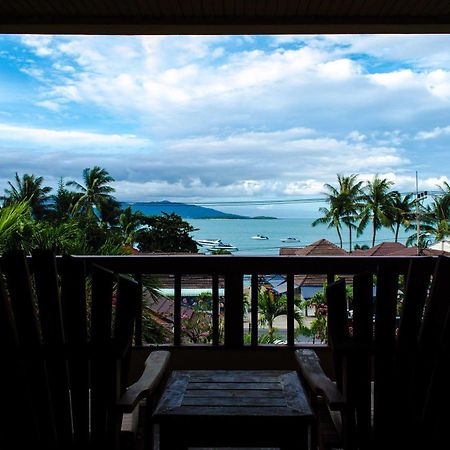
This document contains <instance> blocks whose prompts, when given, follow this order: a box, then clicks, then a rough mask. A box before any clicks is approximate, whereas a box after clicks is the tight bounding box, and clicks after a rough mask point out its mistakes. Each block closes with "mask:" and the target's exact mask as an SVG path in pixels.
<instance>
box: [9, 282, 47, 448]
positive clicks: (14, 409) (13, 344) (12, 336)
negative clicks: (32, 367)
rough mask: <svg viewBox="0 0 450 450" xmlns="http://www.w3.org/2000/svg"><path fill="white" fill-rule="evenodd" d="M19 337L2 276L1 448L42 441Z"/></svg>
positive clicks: (28, 444) (17, 446)
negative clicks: (33, 410) (25, 424)
mask: <svg viewBox="0 0 450 450" xmlns="http://www.w3.org/2000/svg"><path fill="white" fill-rule="evenodd" d="M19 351H20V347H19V338H18V335H17V330H16V326H15V321H14V315H13V312H12V309H11V303H10V301H9V298H8V294H7V291H6V288H5V285H4V280H3V274H2V273H0V354H1V355H2V359H3V364H2V369H1V370H0V385H1V386H3V387H4V389H3V390H2V408H3V410H4V411H5V412H7V413H6V414H4V415H3V418H2V432H1V433H0V448H22V447H23V448H26V446H32V445H33V444H34V443H35V442H37V441H38V428H37V422H36V420H35V416H34V415H33V414H29V412H30V411H32V404H31V401H30V399H31V398H32V395H31V392H30V390H29V386H28V383H27V382H26V378H25V376H24V375H25V374H24V365H23V364H22V362H21V361H20V359H19V357H18V355H19ZM24 417H25V418H26V420H27V433H24V432H23V418H24Z"/></svg>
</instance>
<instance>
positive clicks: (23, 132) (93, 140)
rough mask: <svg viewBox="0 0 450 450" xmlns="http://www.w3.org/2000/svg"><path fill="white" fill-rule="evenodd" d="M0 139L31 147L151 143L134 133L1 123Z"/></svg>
mask: <svg viewBox="0 0 450 450" xmlns="http://www.w3.org/2000/svg"><path fill="white" fill-rule="evenodd" d="M0 140H1V141H3V142H10V143H11V142H16V143H20V145H22V146H25V147H29V146H33V145H45V146H47V147H53V148H58V147H61V146H62V147H75V148H76V147H86V146H96V147H99V146H114V147H140V146H145V145H148V144H149V141H148V140H147V139H142V138H138V137H137V136H133V135H120V134H102V133H92V132H85V131H72V130H50V129H46V128H32V127H25V126H20V125H10V124H5V123H0Z"/></svg>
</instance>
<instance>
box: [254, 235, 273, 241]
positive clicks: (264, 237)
mask: <svg viewBox="0 0 450 450" xmlns="http://www.w3.org/2000/svg"><path fill="white" fill-rule="evenodd" d="M252 239H259V240H266V239H269V238H268V237H267V236H263V235H262V234H257V235H256V236H252Z"/></svg>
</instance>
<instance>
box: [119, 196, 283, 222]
mask: <svg viewBox="0 0 450 450" xmlns="http://www.w3.org/2000/svg"><path fill="white" fill-rule="evenodd" d="M127 206H131V209H132V210H133V211H141V212H142V213H144V214H146V215H148V216H159V215H160V214H161V213H167V214H171V213H175V214H178V215H179V216H181V217H182V218H183V219H276V217H269V216H256V217H250V216H242V215H238V214H229V213H224V212H222V211H218V210H217V209H213V208H205V207H203V206H197V205H189V204H188V203H179V202H169V201H167V200H163V201H161V202H128V203H127V202H122V203H121V207H122V208H126V207H127Z"/></svg>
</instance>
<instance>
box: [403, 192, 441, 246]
mask: <svg viewBox="0 0 450 450" xmlns="http://www.w3.org/2000/svg"><path fill="white" fill-rule="evenodd" d="M420 221H421V224H420V228H421V230H422V232H421V233H420V236H419V246H421V247H426V243H427V240H428V237H431V236H432V237H433V238H434V240H435V241H440V240H442V239H444V238H445V237H447V236H450V196H446V195H443V196H440V197H435V198H434V199H433V201H432V202H431V204H429V205H427V206H426V207H421V211H420ZM410 228H413V226H411V227H410ZM416 241H417V233H416V234H413V235H412V236H410V237H409V238H408V241H407V245H410V244H413V243H414V242H416Z"/></svg>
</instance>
